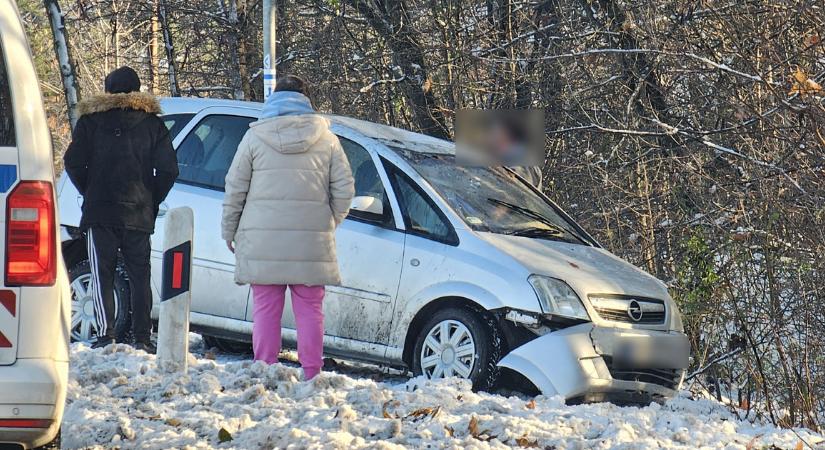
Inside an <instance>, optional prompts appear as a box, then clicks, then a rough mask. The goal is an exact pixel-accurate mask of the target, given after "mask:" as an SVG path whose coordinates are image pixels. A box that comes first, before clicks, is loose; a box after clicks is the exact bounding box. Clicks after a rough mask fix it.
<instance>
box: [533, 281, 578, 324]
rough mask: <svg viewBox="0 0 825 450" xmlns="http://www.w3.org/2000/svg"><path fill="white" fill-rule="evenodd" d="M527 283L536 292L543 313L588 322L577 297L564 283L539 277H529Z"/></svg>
mask: <svg viewBox="0 0 825 450" xmlns="http://www.w3.org/2000/svg"><path fill="white" fill-rule="evenodd" d="M527 281H529V282H530V285H531V286H533V290H534V291H536V296H538V298H539V305H540V306H541V311H542V312H543V313H545V314H553V315H556V316H564V317H572V318H574V319H583V320H590V316H588V315H587V310H586V309H584V305H583V304H582V301H581V300H580V299H579V296H578V295H576V293H575V292H573V289H571V288H570V286H568V285H567V283H565V282H564V281H561V280H557V279H555V278H550V277H544V276H541V275H530V277H528V278H527Z"/></svg>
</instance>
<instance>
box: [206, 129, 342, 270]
mask: <svg viewBox="0 0 825 450" xmlns="http://www.w3.org/2000/svg"><path fill="white" fill-rule="evenodd" d="M353 194H354V187H353V179H352V172H351V171H350V166H349V162H348V161H347V157H346V155H345V154H344V150H343V148H342V147H341V143H340V142H339V141H338V138H337V137H336V136H335V135H334V134H332V132H330V131H329V122H328V121H327V120H326V119H324V118H323V117H321V116H318V115H315V114H306V115H297V116H283V117H276V118H272V119H266V120H261V121H258V122H255V123H253V124H252V125H251V128H250V130H249V131H248V132H247V133H246V135H245V136H244V138H243V140H242V141H241V143H240V145H239V146H238V152H237V153H236V154H235V159H234V160H233V161H232V167H231V168H230V169H229V173H228V174H227V175H226V196H225V197H224V203H223V222H222V229H223V238H224V240H231V241H234V242H235V259H236V266H235V281H236V282H238V283H241V284H249V283H251V284H307V285H337V284H340V283H341V276H340V274H339V271H338V260H337V259H336V256H335V228H336V227H337V226H338V224H340V223H341V221H342V220H344V217H346V215H347V213H348V212H349V206H350V202H351V201H352V196H353Z"/></svg>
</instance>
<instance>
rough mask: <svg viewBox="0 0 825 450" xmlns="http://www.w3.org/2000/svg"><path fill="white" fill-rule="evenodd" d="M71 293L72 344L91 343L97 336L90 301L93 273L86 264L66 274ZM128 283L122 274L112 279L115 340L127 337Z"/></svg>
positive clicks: (81, 263)
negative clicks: (113, 287) (113, 283)
mask: <svg viewBox="0 0 825 450" xmlns="http://www.w3.org/2000/svg"><path fill="white" fill-rule="evenodd" d="M69 283H70V286H71V289H72V324H71V333H72V342H86V343H93V342H94V341H95V340H96V339H97V336H99V334H100V330H99V329H98V325H97V320H96V318H95V309H94V298H93V297H92V285H91V283H92V270H91V266H90V265H89V261H88V260H86V261H81V262H80V263H78V264H76V265H75V266H74V267H72V268H71V269H70V270H69ZM129 292H130V291H129V280H128V278H127V277H126V274H125V273H124V271H123V270H120V269H118V271H117V276H115V292H114V294H115V336H119V337H121V339H122V337H124V336H126V335H128V333H129V327H130V326H131V321H130V320H129V319H130V318H129V314H130V311H129V309H130V308H129V296H130V294H129Z"/></svg>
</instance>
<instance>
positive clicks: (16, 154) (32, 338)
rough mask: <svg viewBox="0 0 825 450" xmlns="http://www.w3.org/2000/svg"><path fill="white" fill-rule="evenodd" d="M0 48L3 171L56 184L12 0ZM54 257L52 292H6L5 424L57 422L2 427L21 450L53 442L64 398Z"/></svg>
mask: <svg viewBox="0 0 825 450" xmlns="http://www.w3.org/2000/svg"><path fill="white" fill-rule="evenodd" d="M0 45H2V50H3V54H4V56H5V61H6V70H7V75H8V80H9V85H10V90H11V97H12V103H13V107H12V111H13V115H14V124H15V131H16V147H11V148H10V147H3V148H0V164H14V165H16V166H17V178H16V180H17V181H16V182H20V181H45V182H49V183H54V167H53V164H54V160H53V153H52V143H51V137H50V133H49V129H48V125H47V121H46V115H45V111H44V110H43V99H42V97H41V94H40V89H39V86H38V83H37V75H36V73H35V70H34V64H33V62H32V58H31V53H30V50H29V46H28V43H27V40H26V35H25V32H24V30H23V28H22V26H21V23H20V18H19V15H18V12H17V7H16V5H15V3H14V2H13V1H11V0H0ZM12 189H13V186H12V187H11V188H9V189H8V190H7V191H6V192H4V193H3V194H2V206H3V213H2V214H0V230H2V233H1V234H0V235H2V236H3V237H4V239H3V243H4V245H0V256H2V261H5V256H6V255H5V229H6V222H5V220H6V219H5V217H6V215H5V201H6V196H7V195H8V193H9V192H11V190H12ZM59 224H60V221H59V219H58V220H56V221H55V235H56V236H59V228H58V227H59ZM57 251H58V254H57V255H56V258H57V281H56V283H55V284H54V285H53V286H44V287H15V288H3V289H4V290H10V291H12V292H14V293H15V297H16V299H17V303H16V317H17V320H18V323H17V334H16V336H15V337H14V342H13V344H14V345H13V350H14V352H15V358H14V359H9V358H4V361H2V362H0V364H2V363H6V364H8V365H0V419H16V418H25V419H48V420H51V421H52V422H51V426H50V427H49V428H47V429H42V428H29V429H22V428H0V442H3V443H6V442H10V443H15V444H21V445H23V447H24V448H30V447H37V446H41V445H44V444H46V443H48V442H51V441H52V440H53V439H54V438H55V436H56V435H57V433H58V430H59V428H60V421H61V419H62V415H63V408H64V403H65V398H66V385H67V383H68V372H69V364H68V361H69V332H68V330H69V320H70V317H71V312H70V308H71V293H70V290H69V285H68V277H67V275H66V270H65V267H64V265H63V258H62V257H61V256H60V253H59V252H60V245H57ZM4 268H5V265H4ZM0 322H2V319H0ZM2 331H3V332H6V331H8V330H2Z"/></svg>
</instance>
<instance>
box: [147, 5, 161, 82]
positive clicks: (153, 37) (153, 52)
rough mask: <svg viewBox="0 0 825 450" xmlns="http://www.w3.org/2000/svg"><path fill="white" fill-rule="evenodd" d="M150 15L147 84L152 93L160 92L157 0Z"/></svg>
mask: <svg viewBox="0 0 825 450" xmlns="http://www.w3.org/2000/svg"><path fill="white" fill-rule="evenodd" d="M152 6H153V8H152V16H151V19H149V85H150V88H151V90H152V94H154V95H158V94H160V73H158V72H160V55H159V51H160V50H159V48H158V34H159V31H160V25H159V23H158V0H154V2H153V3H152Z"/></svg>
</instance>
